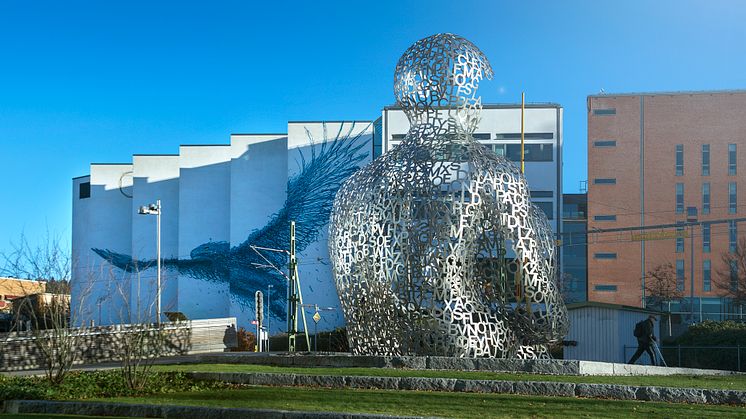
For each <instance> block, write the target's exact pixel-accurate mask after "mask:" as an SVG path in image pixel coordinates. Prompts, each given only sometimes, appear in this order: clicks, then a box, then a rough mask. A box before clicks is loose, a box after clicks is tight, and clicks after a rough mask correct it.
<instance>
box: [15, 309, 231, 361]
mask: <svg viewBox="0 0 746 419" xmlns="http://www.w3.org/2000/svg"><path fill="white" fill-rule="evenodd" d="M235 325H236V318H235V317H228V318H221V319H206V320H189V321H183V322H178V323H165V324H164V325H163V329H164V333H165V348H164V353H163V354H162V355H163V356H171V355H187V354H197V353H207V352H216V351H219V352H223V351H226V350H229V349H231V348H235V347H236V346H237V337H236V326H235ZM133 328H134V327H133V326H132V325H114V326H99V327H92V328H82V329H71V333H76V334H78V337H77V338H76V339H77V340H78V341H77V342H78V343H79V345H78V347H77V348H76V350H77V354H76V357H75V358H76V360H75V364H96V363H101V362H107V361H119V359H120V358H119V354H120V350H121V348H122V341H123V337H124V336H125V335H126V334H127V333H132V332H131V331H132V330H133ZM138 330H141V329H139V328H138ZM151 330H152V331H155V330H156V329H149V331H151ZM35 339H37V337H35V334H34V333H32V332H15V333H7V334H2V335H0V371H19V370H33V369H42V368H43V366H42V363H43V354H42V353H41V351H40V350H39V348H38V346H37V345H36V343H35Z"/></svg>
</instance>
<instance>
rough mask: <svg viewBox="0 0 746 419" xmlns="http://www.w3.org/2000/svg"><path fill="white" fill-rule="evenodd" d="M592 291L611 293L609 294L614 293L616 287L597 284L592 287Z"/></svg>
mask: <svg viewBox="0 0 746 419" xmlns="http://www.w3.org/2000/svg"><path fill="white" fill-rule="evenodd" d="M593 289H594V290H596V291H611V292H615V291H616V285H607V284H598V285H594V286H593Z"/></svg>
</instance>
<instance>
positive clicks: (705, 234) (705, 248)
mask: <svg viewBox="0 0 746 419" xmlns="http://www.w3.org/2000/svg"><path fill="white" fill-rule="evenodd" d="M710 231H711V230H710V224H709V223H703V224H702V252H704V253H710Z"/></svg>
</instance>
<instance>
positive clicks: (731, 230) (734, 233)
mask: <svg viewBox="0 0 746 419" xmlns="http://www.w3.org/2000/svg"><path fill="white" fill-rule="evenodd" d="M737 240H738V226H737V225H736V222H735V221H728V250H730V252H731V253H736V246H737V245H738V243H737Z"/></svg>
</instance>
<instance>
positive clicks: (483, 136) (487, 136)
mask: <svg viewBox="0 0 746 419" xmlns="http://www.w3.org/2000/svg"><path fill="white" fill-rule="evenodd" d="M472 136H473V137H474V139H475V140H489V139H490V134H489V133H476V134H472Z"/></svg>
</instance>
